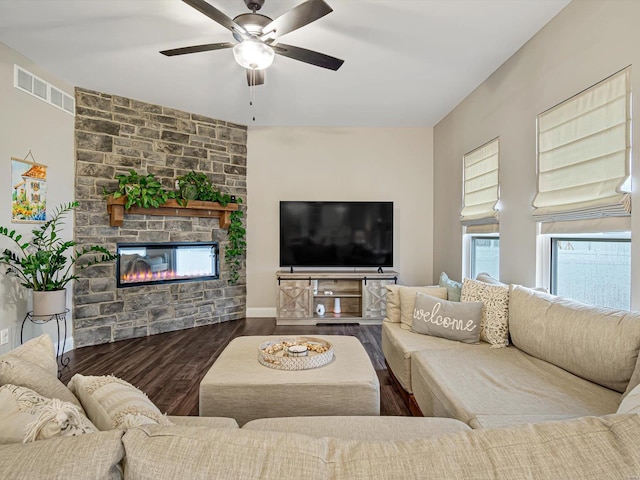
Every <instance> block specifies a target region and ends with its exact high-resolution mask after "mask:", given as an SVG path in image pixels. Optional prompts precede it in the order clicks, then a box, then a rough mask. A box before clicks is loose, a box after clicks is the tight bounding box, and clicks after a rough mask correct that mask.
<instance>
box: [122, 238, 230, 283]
mask: <svg viewBox="0 0 640 480" xmlns="http://www.w3.org/2000/svg"><path fill="white" fill-rule="evenodd" d="M117 249H118V255H119V256H118V261H117V268H116V276H117V286H118V288H122V287H133V286H137V285H154V284H162V283H172V282H189V281H194V280H201V281H202V280H215V279H217V278H219V277H220V271H219V259H218V243H217V242H190V243H189V242H187V243H175V242H174V243H119V244H118V246H117Z"/></svg>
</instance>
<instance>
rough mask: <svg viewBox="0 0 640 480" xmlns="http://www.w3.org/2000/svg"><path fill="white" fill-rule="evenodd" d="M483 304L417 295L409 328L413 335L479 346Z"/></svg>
mask: <svg viewBox="0 0 640 480" xmlns="http://www.w3.org/2000/svg"><path fill="white" fill-rule="evenodd" d="M481 320H482V302H465V303H463V302H449V301H447V300H442V299H441V298H436V297H432V296H430V295H425V294H423V293H418V294H416V303H415V307H414V309H413V323H412V329H413V331H414V332H416V333H422V334H423V335H431V336H434V337H442V338H448V339H449V340H456V341H458V342H463V343H473V344H477V343H480V321H481Z"/></svg>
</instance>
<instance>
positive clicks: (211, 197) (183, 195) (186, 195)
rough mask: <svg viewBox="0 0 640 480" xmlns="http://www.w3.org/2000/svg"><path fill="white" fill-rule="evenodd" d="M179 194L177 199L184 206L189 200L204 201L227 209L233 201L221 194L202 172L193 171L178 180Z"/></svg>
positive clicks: (228, 196)
mask: <svg viewBox="0 0 640 480" xmlns="http://www.w3.org/2000/svg"><path fill="white" fill-rule="evenodd" d="M177 187H178V192H177V194H176V198H177V200H178V202H179V203H180V204H181V205H182V204H183V203H182V202H184V204H185V205H186V204H187V203H188V201H189V200H202V201H204V202H218V203H219V204H220V205H222V206H223V207H226V206H227V205H228V204H229V202H230V201H231V196H230V195H229V194H227V193H222V192H220V191H219V190H218V189H217V188H216V187H215V186H214V185H213V183H212V182H211V180H210V179H209V177H208V176H207V175H206V174H204V173H202V172H195V171H193V170H191V171H190V172H189V173H187V174H185V175H181V176H179V177H178V178H177Z"/></svg>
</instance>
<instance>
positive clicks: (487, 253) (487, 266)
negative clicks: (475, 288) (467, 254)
mask: <svg viewBox="0 0 640 480" xmlns="http://www.w3.org/2000/svg"><path fill="white" fill-rule="evenodd" d="M483 272H486V273H488V274H489V275H491V276H492V277H494V278H500V239H499V238H498V237H488V236H484V237H481V236H472V237H471V278H476V275H478V274H479V273H483Z"/></svg>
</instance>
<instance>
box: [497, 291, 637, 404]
mask: <svg viewBox="0 0 640 480" xmlns="http://www.w3.org/2000/svg"><path fill="white" fill-rule="evenodd" d="M509 332H510V333H511V341H512V343H513V344H514V345H515V346H516V347H518V348H519V349H520V350H522V351H524V352H526V353H528V354H529V355H532V356H534V357H536V358H540V359H541V360H545V361H547V362H549V363H552V364H554V365H556V366H558V367H560V368H562V369H564V370H567V371H568V372H571V373H573V374H574V375H578V376H579V377H582V378H584V379H586V380H589V381H591V382H594V383H597V384H598V385H602V386H604V387H607V388H610V389H612V390H616V391H618V392H624V391H625V389H626V388H627V384H628V383H629V380H630V378H631V375H632V374H633V372H634V369H635V366H636V361H637V359H638V351H639V350H640V312H628V311H623V310H615V309H611V308H603V307H596V306H591V305H585V304H583V303H580V302H576V301H574V300H569V299H566V298H562V297H556V296H553V295H549V294H545V293H541V292H537V291H534V290H531V289H529V288H525V287H522V286H519V285H513V286H512V288H511V295H510V304H509Z"/></svg>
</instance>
